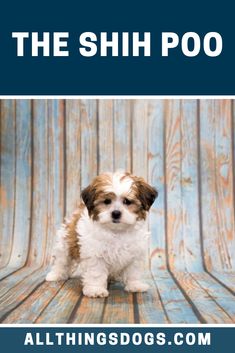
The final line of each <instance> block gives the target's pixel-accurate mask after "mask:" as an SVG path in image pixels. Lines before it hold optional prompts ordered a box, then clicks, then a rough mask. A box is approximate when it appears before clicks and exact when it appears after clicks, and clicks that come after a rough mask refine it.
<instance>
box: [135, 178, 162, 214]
mask: <svg viewBox="0 0 235 353" xmlns="http://www.w3.org/2000/svg"><path fill="white" fill-rule="evenodd" d="M135 184H136V186H137V190H138V199H139V200H140V202H141V204H142V207H143V209H144V210H145V211H149V209H150V207H151V206H152V204H153V203H154V201H155V199H156V198H157V196H158V192H157V190H156V189H155V188H154V187H152V186H151V185H149V184H148V183H146V181H145V180H144V179H142V178H139V179H138V180H137V181H136V183H135Z"/></svg>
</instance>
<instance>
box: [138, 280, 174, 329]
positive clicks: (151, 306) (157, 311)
mask: <svg viewBox="0 0 235 353" xmlns="http://www.w3.org/2000/svg"><path fill="white" fill-rule="evenodd" d="M145 282H146V283H148V284H149V286H150V288H149V290H148V291H147V292H145V293H137V294H136V305H137V309H136V310H138V316H139V323H141V324H155V323H157V324H166V323H168V318H167V315H166V312H165V311H164V307H163V303H162V301H161V298H160V296H159V292H158V288H157V287H156V284H155V282H154V281H153V278H152V276H151V274H146V277H145Z"/></svg>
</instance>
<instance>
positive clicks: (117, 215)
mask: <svg viewBox="0 0 235 353" xmlns="http://www.w3.org/2000/svg"><path fill="white" fill-rule="evenodd" d="M121 214H122V213H121V212H120V211H118V210H116V211H113V212H112V217H113V219H120V218H121Z"/></svg>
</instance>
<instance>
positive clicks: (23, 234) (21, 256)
mask: <svg viewBox="0 0 235 353" xmlns="http://www.w3.org/2000/svg"><path fill="white" fill-rule="evenodd" d="M31 134H32V130H31V102H30V101H29V100H18V101H16V171H15V172H16V191H15V203H16V207H15V214H14V237H13V246H12V251H11V259H10V261H9V264H8V266H9V268H19V267H21V266H23V265H24V264H25V262H26V260H27V256H28V250H29V241H30V218H31V187H32V174H31V173H32V154H31V152H32V150H31V149H32V136H31Z"/></svg>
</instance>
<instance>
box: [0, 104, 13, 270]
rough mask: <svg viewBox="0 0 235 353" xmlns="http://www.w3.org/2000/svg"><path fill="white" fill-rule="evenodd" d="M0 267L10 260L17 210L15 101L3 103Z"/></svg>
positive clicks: (0, 165)
mask: <svg viewBox="0 0 235 353" xmlns="http://www.w3.org/2000/svg"><path fill="white" fill-rule="evenodd" d="M0 124H1V125H0V126H1V128H0V131H1V137H0V142H1V146H0V153H1V156H0V158H1V161H0V171H1V173H0V175H1V177H0V181H1V189H0V190H1V192H0V228H1V236H0V253H1V257H0V267H2V268H3V267H5V266H6V265H7V264H8V262H9V259H10V255H11V249H12V240H13V228H14V210H15V208H14V207H15V158H16V156H15V101H14V100H3V101H1V120H0Z"/></svg>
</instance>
